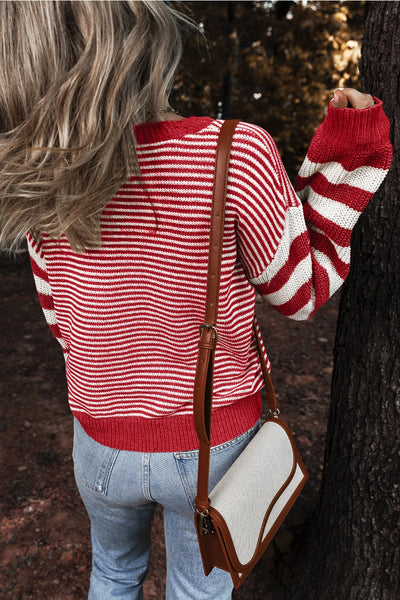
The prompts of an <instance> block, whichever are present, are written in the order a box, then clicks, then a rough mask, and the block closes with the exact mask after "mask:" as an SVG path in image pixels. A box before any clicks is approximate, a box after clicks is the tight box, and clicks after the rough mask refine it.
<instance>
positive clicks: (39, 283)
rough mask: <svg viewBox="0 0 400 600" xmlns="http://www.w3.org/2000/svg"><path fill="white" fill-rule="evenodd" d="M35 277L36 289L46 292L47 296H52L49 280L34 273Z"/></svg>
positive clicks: (42, 292) (41, 292)
mask: <svg viewBox="0 0 400 600" xmlns="http://www.w3.org/2000/svg"><path fill="white" fill-rule="evenodd" d="M33 279H34V281H35V285H36V289H37V291H38V292H39V293H40V294H44V295H45V296H51V295H52V294H51V287H50V285H49V283H48V282H47V281H45V280H44V279H42V278H41V277H38V276H37V275H35V274H33Z"/></svg>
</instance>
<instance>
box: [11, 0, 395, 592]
mask: <svg viewBox="0 0 400 600" xmlns="http://www.w3.org/2000/svg"><path fill="white" fill-rule="evenodd" d="M180 21H181V22H182V21H184V19H183V17H181V16H180V15H179V14H178V13H176V12H175V11H174V10H173V9H172V8H171V7H170V6H169V5H167V4H165V3H163V2H154V1H139V2H2V3H0V22H1V27H2V40H3V43H2V47H1V50H0V57H1V58H0V60H1V65H0V78H1V85H0V119H1V138H0V144H1V152H2V161H1V165H0V169H1V176H0V186H1V200H0V207H1V208H0V219H1V220H0V227H1V243H2V245H3V247H11V248H15V247H16V246H17V245H18V243H19V242H20V241H21V239H22V238H23V237H24V236H25V234H26V232H28V233H27V240H28V247H29V251H30V255H31V262H32V268H33V273H34V277H35V282H36V286H37V289H38V293H39V298H40V302H41V304H42V307H43V311H44V314H45V317H46V319H47V322H48V323H49V325H50V327H51V329H52V331H53V333H54V335H55V336H56V338H57V339H58V341H59V342H60V344H61V346H62V349H63V352H64V355H65V359H66V374H67V381H68V395H69V403H70V407H71V410H72V413H73V415H74V428H75V435H74V451H73V454H74V465H75V475H76V481H77V485H78V488H79V491H80V494H81V496H82V499H83V501H84V503H85V506H86V509H87V511H88V514H89V517H90V520H91V531H92V547H93V569H92V574H91V583H90V591H89V598H90V599H92V600H107V599H108V598H110V599H111V598H118V599H121V600H122V599H124V600H125V599H126V600H127V599H129V600H133V599H138V598H141V597H142V584H143V580H144V578H145V575H146V571H147V565H148V557H149V551H150V524H151V519H152V516H153V514H154V510H155V507H156V505H157V503H160V504H161V505H162V506H163V509H164V525H165V538H166V551H167V592H166V595H167V598H168V599H169V600H172V599H173V600H181V599H182V600H183V599H184V600H188V599H193V600H202V599H206V598H207V599H208V600H209V599H212V598H214V599H215V600H217V599H218V600H224V599H228V598H230V597H231V591H232V584H231V580H230V576H229V575H228V574H227V573H225V572H223V571H220V570H217V569H214V571H213V572H212V573H211V574H210V576H209V577H205V576H204V574H203V570H202V565H201V559H200V555H199V552H198V547H197V540H196V534H195V531H194V526H193V510H194V495H195V492H196V476H197V450H196V448H197V446H198V443H197V437H196V434H195V430H194V424H193V417H192V408H193V407H192V392H193V381H194V373H195V366H196V353H197V342H198V330H199V325H200V324H201V323H202V322H203V316H204V304H205V284H206V274H207V254H208V234H209V217H210V210H211V197H212V184H213V174H214V160H215V150H216V143H217V137H218V133H219V130H220V127H221V124H222V122H221V121H220V120H214V119H212V118H208V117H189V118H180V117H179V116H177V115H176V114H175V113H174V112H172V111H171V109H170V108H169V105H168V91H169V90H170V89H171V85H172V81H173V77H174V73H175V70H176V67H177V65H178V63H179V58H180V53H181V42H180V34H179V29H178V24H179V22H180ZM388 133H389V124H388V120H387V118H386V117H385V115H384V113H383V110H382V105H381V102H380V101H379V100H378V99H373V98H372V97H371V96H370V95H368V94H361V93H359V92H357V91H355V90H337V91H336V92H335V96H334V100H333V102H332V103H331V104H330V106H329V108H328V113H327V117H326V119H325V120H324V122H323V124H322V125H321V126H320V128H319V129H318V130H317V132H316V134H315V136H314V138H313V140H312V143H311V145H310V148H309V151H308V153H307V158H306V159H305V162H304V164H303V166H302V168H301V170H300V173H299V177H298V179H297V183H296V186H297V193H298V195H296V193H295V192H294V190H293V188H292V186H291V184H290V182H289V180H288V178H287V175H286V173H285V170H284V168H283V166H282V163H281V160H280V158H279V155H278V152H277V150H276V147H275V145H274V143H273V141H272V139H271V138H270V136H269V135H268V134H267V133H266V132H265V131H263V130H262V129H261V128H259V127H257V126H255V125H251V124H248V123H240V124H239V125H238V127H237V129H236V132H235V136H234V140H233V144H232V153H231V161H230V175H229V185H228V192H227V214H226V222H225V230H224V250H223V257H222V277H221V290H220V307H219V317H218V334H219V343H218V347H217V354H216V367H215V382H214V400H213V427H212V445H213V449H212V452H211V455H212V458H211V469H210V487H212V486H213V485H215V483H216V482H217V481H218V480H219V479H220V477H221V476H222V474H223V473H224V472H225V471H226V470H227V469H228V468H229V466H230V464H231V463H232V462H233V461H234V460H235V458H236V457H237V456H238V455H239V453H240V452H241V451H242V450H243V448H244V447H245V445H246V444H247V443H248V442H249V440H250V439H251V437H252V436H253V435H254V433H255V432H256V430H257V429H258V422H259V417H260V414H261V400H260V388H261V386H262V374H261V370H260V366H259V363H258V357H257V349H256V345H255V341H254V338H253V333H252V321H253V313H254V303H255V290H257V291H258V292H259V293H260V294H262V295H263V296H264V297H265V298H266V300H267V301H268V302H269V303H270V304H272V305H273V306H274V307H275V308H276V309H277V310H279V311H280V312H281V313H283V314H285V315H287V316H289V317H291V318H295V319H306V318H308V317H309V316H310V315H312V314H313V313H314V312H315V311H316V310H317V309H318V308H319V307H320V306H321V305H322V304H323V303H324V302H325V301H326V300H327V299H328V298H329V297H330V295H332V294H333V293H334V292H335V291H336V289H338V287H339V286H340V285H341V284H342V282H343V281H344V279H345V277H346V276H347V273H348V270H349V261H350V236H351V231H352V229H353V227H354V225H355V223H356V221H357V219H358V217H359V216H360V214H361V212H362V211H363V209H364V208H365V206H366V204H367V203H368V201H369V200H370V198H371V197H372V195H373V193H374V192H375V191H376V189H377V188H378V186H379V185H380V183H381V182H382V180H383V178H384V177H385V174H386V172H387V170H388V168H389V165H390V160H391V146H390V143H389V140H388Z"/></svg>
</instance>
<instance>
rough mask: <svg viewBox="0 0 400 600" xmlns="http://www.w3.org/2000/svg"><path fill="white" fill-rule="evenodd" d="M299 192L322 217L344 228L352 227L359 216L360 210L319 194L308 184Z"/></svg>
mask: <svg viewBox="0 0 400 600" xmlns="http://www.w3.org/2000/svg"><path fill="white" fill-rule="evenodd" d="M301 194H302V195H303V194H304V196H305V197H307V198H308V204H309V205H310V206H311V207H312V208H313V209H314V210H315V211H317V212H318V213H319V214H320V215H321V216H322V217H324V218H325V219H328V220H329V221H332V222H333V223H335V224H337V225H339V226H340V227H343V228H345V229H349V230H350V229H352V228H353V227H354V225H355V224H356V223H357V221H358V219H359V217H360V214H361V212H360V211H358V210H355V209H354V208H350V206H347V205H346V204H343V202H338V201H337V200H332V199H331V198H326V197H325V196H320V195H319V194H317V193H316V192H314V190H313V189H311V187H310V186H306V187H305V188H304V190H303V191H302V193H301Z"/></svg>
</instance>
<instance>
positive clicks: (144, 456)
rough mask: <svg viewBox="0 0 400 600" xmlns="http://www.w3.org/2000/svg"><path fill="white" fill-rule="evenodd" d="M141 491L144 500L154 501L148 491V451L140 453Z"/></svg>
mask: <svg viewBox="0 0 400 600" xmlns="http://www.w3.org/2000/svg"><path fill="white" fill-rule="evenodd" d="M142 491H143V496H144V497H145V498H146V500H150V501H151V502H154V500H153V498H152V497H151V493H150V453H149V452H143V454H142Z"/></svg>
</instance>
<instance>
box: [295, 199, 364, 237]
mask: <svg viewBox="0 0 400 600" xmlns="http://www.w3.org/2000/svg"><path fill="white" fill-rule="evenodd" d="M304 217H305V219H306V221H308V222H309V223H312V224H313V225H314V226H315V227H317V228H318V229H320V230H321V231H323V232H324V233H325V234H326V235H327V236H328V237H330V238H331V240H332V241H333V242H334V243H335V244H338V245H339V246H350V239H351V232H352V229H347V228H346V227H341V226H340V225H338V224H337V223H335V222H334V221H331V220H330V219H327V218H326V217H323V216H322V215H321V214H320V213H319V212H318V211H316V210H314V209H313V208H312V207H311V206H310V204H309V203H308V202H307V203H306V204H305V205H304Z"/></svg>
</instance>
